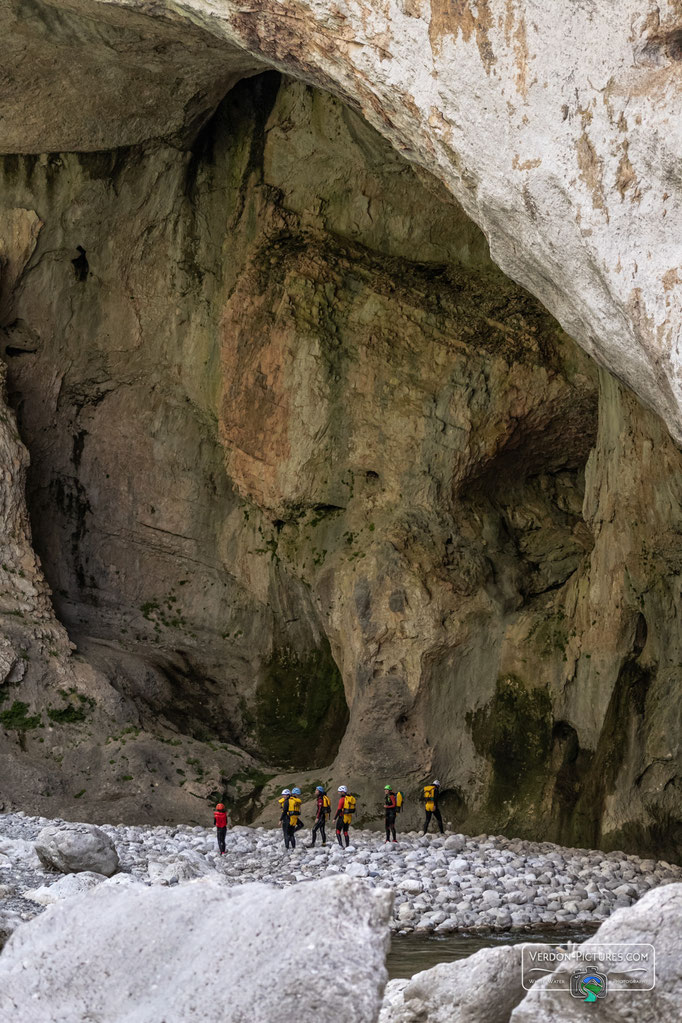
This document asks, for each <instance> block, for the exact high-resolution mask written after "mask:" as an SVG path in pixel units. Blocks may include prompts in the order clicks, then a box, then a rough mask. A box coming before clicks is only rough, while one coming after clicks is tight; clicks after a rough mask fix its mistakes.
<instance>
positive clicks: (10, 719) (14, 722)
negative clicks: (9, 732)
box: [0, 700, 41, 732]
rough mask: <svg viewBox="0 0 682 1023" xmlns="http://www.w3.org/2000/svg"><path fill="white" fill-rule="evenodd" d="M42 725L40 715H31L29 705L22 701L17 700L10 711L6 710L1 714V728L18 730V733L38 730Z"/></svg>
mask: <svg viewBox="0 0 682 1023" xmlns="http://www.w3.org/2000/svg"><path fill="white" fill-rule="evenodd" d="M40 724H41V720H40V714H29V713H28V704H27V703H23V702H22V701H21V700H15V701H14V703H13V704H12V706H11V707H10V708H9V710H4V711H3V712H2V713H1V714H0V726H2V727H3V728H13V729H16V731H18V732H27V731H29V730H30V729H32V728H38V727H39V726H40Z"/></svg>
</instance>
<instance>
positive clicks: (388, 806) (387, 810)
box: [384, 785, 403, 842]
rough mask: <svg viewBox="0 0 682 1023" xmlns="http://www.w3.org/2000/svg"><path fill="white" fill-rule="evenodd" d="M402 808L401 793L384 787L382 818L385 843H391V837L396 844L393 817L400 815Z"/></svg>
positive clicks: (389, 787) (388, 786)
mask: <svg viewBox="0 0 682 1023" xmlns="http://www.w3.org/2000/svg"><path fill="white" fill-rule="evenodd" d="M402 808H403V794H402V792H394V791H393V789H392V788H391V786H390V785H384V816H385V823H386V841H387V842H390V841H391V835H393V841H394V842H397V841H398V839H397V838H396V837H395V817H396V814H398V813H400V811H401V810H402Z"/></svg>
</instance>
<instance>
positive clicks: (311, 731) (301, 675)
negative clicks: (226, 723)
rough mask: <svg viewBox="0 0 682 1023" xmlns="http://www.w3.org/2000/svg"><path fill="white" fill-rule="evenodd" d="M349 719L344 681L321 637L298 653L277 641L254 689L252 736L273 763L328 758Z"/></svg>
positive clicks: (308, 763) (311, 763)
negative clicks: (254, 733)
mask: <svg viewBox="0 0 682 1023" xmlns="http://www.w3.org/2000/svg"><path fill="white" fill-rule="evenodd" d="M347 723H348V707H347V705H346V699H345V694H344V690H343V682H342V680H341V675H340V672H339V669H338V668H337V666H336V664H335V662H334V659H333V657H332V654H331V650H330V647H329V643H328V642H327V641H326V640H325V641H323V643H322V644H321V645H320V646H319V647H318V648H316V649H312V650H309V651H308V652H306V653H298V652H297V651H295V650H293V649H292V648H291V647H280V648H279V649H277V650H275V652H274V653H273V655H272V656H271V657H270V659H269V660H268V661H267V663H266V665H265V668H264V671H263V675H262V678H261V681H260V683H259V686H258V689H257V692H256V737H257V740H258V745H259V748H260V750H261V751H262V753H263V754H264V755H265V756H266V757H268V759H269V760H271V761H272V762H273V763H276V764H281V765H283V766H287V767H292V768H296V769H301V770H305V769H308V768H311V767H315V766H316V765H319V764H326V763H330V762H331V760H333V758H334V756H335V754H336V751H337V749H338V747H339V743H340V741H341V738H342V737H343V733H344V731H345V728H346V724H347Z"/></svg>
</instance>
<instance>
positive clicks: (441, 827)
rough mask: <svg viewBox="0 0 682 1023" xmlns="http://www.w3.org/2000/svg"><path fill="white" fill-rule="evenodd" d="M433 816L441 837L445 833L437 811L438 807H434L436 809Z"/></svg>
mask: <svg viewBox="0 0 682 1023" xmlns="http://www.w3.org/2000/svg"><path fill="white" fill-rule="evenodd" d="M433 816H434V817H435V818H436V820H437V821H438V827H439V828H440V833H441V835H444V834H445V832H444V831H443V818H442V817H441V815H440V810H439V809H438V807H436V809H435V810H434V811H433Z"/></svg>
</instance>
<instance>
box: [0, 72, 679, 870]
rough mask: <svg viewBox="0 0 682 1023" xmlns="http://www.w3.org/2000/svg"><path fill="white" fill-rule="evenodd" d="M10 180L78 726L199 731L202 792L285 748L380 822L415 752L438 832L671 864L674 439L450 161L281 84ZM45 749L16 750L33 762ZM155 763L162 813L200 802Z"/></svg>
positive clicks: (247, 786) (35, 437) (110, 788)
mask: <svg viewBox="0 0 682 1023" xmlns="http://www.w3.org/2000/svg"><path fill="white" fill-rule="evenodd" d="M0 173H1V174H2V197H3V199H2V201H3V205H4V206H6V208H7V210H9V211H16V210H19V211H24V214H22V215H26V216H28V217H29V218H32V219H31V223H32V225H33V226H32V228H31V230H32V232H33V234H34V235H35V237H34V238H33V241H32V242H31V245H32V246H33V248H32V249H31V251H30V252H28V253H27V252H24V254H23V257H22V258H23V263H22V265H21V270H20V272H19V273H18V274H14V276H10V273H9V270H8V271H6V272H5V275H4V278H3V279H4V281H5V286H4V288H3V295H4V296H6V297H5V298H4V299H3V301H4V306H3V310H4V312H3V322H4V345H3V350H4V352H5V360H6V363H7V366H8V393H9V400H10V404H11V405H12V407H13V408H14V409H15V411H16V415H17V419H18V423H19V428H20V431H21V436H22V439H23V441H24V443H25V444H26V446H27V448H28V450H29V451H30V455H31V467H30V470H29V473H28V483H27V498H28V505H29V508H30V511H31V516H32V521H33V530H34V536H35V547H36V550H37V551H38V553H39V555H40V557H41V559H42V562H43V565H44V570H45V576H46V579H47V581H48V582H49V584H50V586H51V588H52V593H53V603H54V608H55V611H56V613H57V616H58V618H59V620H61V621H62V622H63V623H64V625H65V626H66V628H67V630H68V633H69V636H70V638H71V640H72V641H73V642H74V643H75V644H76V645H77V647H78V651H79V654H75V655H72V656H71V657H70V658H69V657H68V656H67V654H66V652H65V649H66V648H64V649H63V650H60V651H58V654H59V656H58V657H54V658H52V660H53V661H55V662H56V661H59V670H60V671H61V670H65V671H73V670H75V669H74V667H73V665H74V661H75V663H76V667H77V668H78V670H77V671H76V675H78V676H79V678H80V675H82V674H83V673H85V672H87V671H90V672H91V673H92V674H91V676H90V678H89V683H88V685H85V684H84V683H82V682H79V683H78V684H80V685H81V686H82V691H83V694H84V695H85V696H86V697H87V698H90V699H93V700H95V702H97V701H98V699H99V697H98V692H99V688H101V689H102V691H103V692H104V691H106V692H107V693H109V703H108V704H107V711H106V714H104V713H103V714H102V718H101V720H100V719H97V721H96V722H94V723H93V724H92V735H93V737H94V736H96V735H100V736H102V735H105V736H106V738H109V739H111V737H112V735H117V734H118V731H120V730H121V727H120V726H121V725H124V726H125V725H127V723H128V722H129V721H132V722H133V724H132V725H128V727H133V728H136V729H138V730H139V731H140V735H135V736H134V739H135V742H134V743H132V740H129V741H128V744H127V746H126V751H125V755H126V756H128V755H129V754H130V750H129V748H128V747H129V746H130V745H131V743H132V744H133V745H136V744H137V745H139V744H140V743H142V744H143V746H144V749H145V750H148V749H151V748H153V749H154V751H155V753H154V756H156V757H158V756H160V755H161V753H163V752H167V751H165V750H164V745H167V744H168V743H169V742H187V743H188V744H190V745H191V756H190V757H189V758H187V762H188V763H189V762H190V761H196V762H197V764H199V767H197V766H196V765H194V766H193V768H192V770H191V773H192V774H193V775H196V776H195V777H193V778H192V780H191V783H190V786H191V788H192V793H191V794H190V795H191V797H192V798H193V799H194V800H195V801H196V802H197V804H198V802H200V801H201V800H206V799H207V798H209V796H211V794H212V793H214V792H215V791H227V793H228V796H229V797H231V798H233V799H236V800H237V801H238V803H239V806H240V808H241V810H243V812H244V813H245V814H251V815H252V814H253V813H254V812H257V810H258V809H259V808H260V807H261V806H262V805H263V803H264V802H265V801H266V798H267V796H268V793H270V792H271V790H273V789H274V788H275V787H276V786H277V784H278V783H279V781H280V780H282V778H287V779H288V777H289V776H288V775H287V774H283V773H282V772H283V771H286V770H287V769H289V768H296V769H297V770H299V771H306V770H307V769H310V768H316V769H318V771H322V773H323V775H324V778H323V780H325V781H327V780H330V779H331V778H332V777H334V778H337V777H338V778H340V777H341V775H343V778H344V780H348V781H350V783H351V784H352V785H353V786H354V787H355V788H356V789H357V790H358V791H359V792H360V793H361V795H362V797H363V804H364V807H365V809H364V813H365V814H366V817H367V818H369V816H370V814H371V812H372V811H373V802H374V792H373V790H374V788H377V790H380V788H381V787H382V785H383V780H382V779H383V777H384V774H386V776H387V777H389V776H390V779H391V780H392V781H393V782H394V784H401V785H403V786H404V787H405V789H406V790H408V791H410V792H414V791H415V790H416V787H417V785H418V784H419V783H421V782H422V781H423V780H424V779H425V778H426V777H427V776H428V775H429V774H430V773H431V772H435V773H436V774H437V775H438V776H439V777H440V779H441V781H443V783H444V790H445V797H444V800H445V806H446V809H447V812H448V815H449V816H450V817H451V818H452V819H453V823H455V824H456V825H457V826H458V827H460V828H465V829H467V830H472V831H474V830H476V831H479V830H483V829H486V830H489V831H495V832H499V831H506V832H507V833H510V834H523V835H527V836H538V835H542V836H543V837H552V838H556V839H557V840H561V841H565V842H577V843H580V844H601V845H613V844H614V843H621V844H622V845H627V846H628V847H631V848H639V849H644V848H646V849H654V850H655V851H657V852H662V853H664V854H665V855H669V856H673V855H675V854H676V853H675V849H676V843H677V842H678V841H679V839H678V837H677V832H676V830H675V829H676V828H677V827H678V824H677V822H678V820H679V793H678V791H677V788H678V785H679V749H678V746H677V744H676V743H677V739H676V734H677V733H676V731H675V722H674V720H671V716H670V712H669V708H670V707H671V706H679V699H678V696H677V694H678V693H679V678H678V671H677V668H678V667H679V664H678V661H677V660H676V657H677V653H676V640H675V628H676V626H675V619H676V615H677V608H678V605H679V600H680V592H679V578H678V567H677V563H676V553H675V551H676V541H675V537H676V511H677V508H678V507H679V502H678V501H677V500H676V494H677V488H678V487H679V485H680V480H681V476H680V467H681V464H682V463H681V461H680V455H679V452H678V450H677V448H676V447H675V446H674V444H673V443H672V441H671V440H670V438H669V436H668V434H667V432H666V430H665V428H664V427H663V425H662V424H661V423H660V422H659V421H658V420H657V419H656V417H655V416H654V415H653V414H651V413H649V412H646V411H645V410H644V409H643V408H642V406H641V405H640V404H639V403H638V401H637V400H636V399H635V398H634V397H633V396H632V394H631V393H630V392H628V391H627V390H626V389H625V388H623V386H622V385H620V384H618V383H617V382H616V381H615V380H614V379H613V378H612V377H610V376H609V375H608V374H607V373H604V372H602V374H601V377H600V378H599V375H598V372H597V368H596V366H595V365H594V363H593V362H592V361H591V360H590V359H589V358H588V357H587V356H586V355H585V354H584V353H583V352H581V351H580V349H578V348H577V346H576V345H575V344H574V343H573V342H572V341H571V340H570V339H569V338H568V337H567V336H566V335H565V334H564V333H563V332H562V331H561V329H560V328H559V327H558V325H557V324H556V322H555V321H553V320H552V318H551V317H550V316H549V315H548V314H547V313H546V312H545V311H544V310H543V309H542V308H541V307H540V306H539V305H538V304H537V302H535V301H534V300H533V299H532V298H531V297H530V296H529V295H527V294H526V293H525V292H523V291H522V289H520V288H519V287H518V286H516V285H515V284H513V283H512V282H511V281H510V280H509V279H508V278H506V277H505V276H504V275H503V274H502V273H501V272H500V271H499V270H498V269H497V268H496V267H495V266H494V264H493V263H492V261H491V259H490V255H489V252H488V247H487V244H486V242H485V239H484V238H483V236H482V234H481V233H480V232H479V231H478V230H477V229H476V228H475V227H474V225H473V224H472V223H471V222H470V221H469V220H468V218H467V217H466V216H465V215H464V214H463V212H462V210H461V208H460V207H459V206H457V205H456V204H455V203H454V202H453V201H452V199H451V198H450V197H449V195H448V194H447V193H446V192H445V191H444V190H443V189H442V187H441V186H440V185H439V184H438V183H437V182H436V181H435V180H433V179H429V178H428V177H426V176H424V175H421V174H418V173H417V172H416V171H415V170H414V169H413V168H411V167H410V166H409V165H408V164H406V163H405V161H404V160H403V159H401V158H400V157H399V156H398V155H397V154H396V153H395V152H394V150H392V149H391V147H390V146H389V145H388V144H387V143H386V142H385V141H383V140H382V139H381V138H380V137H379V136H378V135H377V134H376V133H375V132H374V131H373V130H372V129H371V128H370V127H369V126H368V125H367V124H366V122H364V121H363V120H362V119H361V118H360V117H359V116H358V115H357V114H355V113H352V112H351V111H349V109H348V108H346V107H344V106H343V105H342V104H341V103H339V102H338V101H337V100H334V99H332V98H331V97H329V96H327V95H325V94H322V93H320V92H317V91H316V90H314V89H312V88H310V87H307V86H304V85H302V84H300V83H298V84H297V83H294V82H291V81H287V80H285V81H284V83H283V84H282V85H280V82H279V79H278V77H277V76H276V75H266V76H261V77H259V78H254V79H252V80H250V81H248V82H244V83H242V84H241V85H239V86H238V87H237V88H235V89H234V90H233V91H232V92H231V93H230V94H229V95H228V97H227V99H226V100H225V101H224V102H223V103H222V104H221V106H220V107H219V108H218V111H217V112H216V114H215V116H214V117H213V118H212V120H211V121H210V122H209V123H207V124H206V125H205V127H204V128H203V130H202V132H201V133H200V135H199V136H198V138H197V140H196V142H195V144H194V146H193V148H192V149H191V151H189V152H186V151H183V150H182V149H181V148H176V147H175V146H172V145H167V144H160V143H154V144H151V145H147V146H143V147H138V148H129V149H121V150H117V151H115V152H112V153H88V154H74V153H71V154H69V153H65V154H52V155H50V156H47V157H41V158H38V157H16V156H10V157H6V158H4V160H3V161H2V166H1V167H0ZM25 211H35V212H34V213H28V214H26V213H25ZM12 215H13V216H14V217H15V218H16V216H17V214H12ZM38 225H40V226H38ZM6 236H7V237H9V233H8V234H7V235H6ZM79 246H80V248H79ZM29 248H30V246H29ZM20 262H21V260H20ZM6 266H7V267H10V266H11V264H10V262H9V261H6ZM654 538H655V539H654ZM26 545H27V544H26ZM29 549H30V548H29ZM41 586H42V587H43V592H45V584H44V583H41ZM11 609H12V608H9V610H10V611H11ZM46 613H47V615H48V618H49V617H50V616H49V610H48V612H46ZM54 627H55V628H58V626H57V625H56V623H55V626H54ZM63 642H66V637H65V635H64V636H63ZM78 656H80V657H81V658H83V662H82V665H81V666H80V667H78V661H77V658H78ZM46 662H47V668H46V671H47V674H48V675H49V673H50V670H52V668H54V670H57V665H56V664H55V665H54V666H51V665H50V662H49V658H47V659H46ZM62 662H63V663H62ZM41 663H42V662H41ZM79 672H80V675H79ZM29 674H30V673H29ZM22 684H23V685H24V686H28V680H26V681H25V682H23V683H22ZM41 686H44V683H41V684H38V683H37V682H36V683H35V685H34V688H33V689H32V690H29V689H27V690H26V692H27V693H28V697H29V704H30V708H29V712H30V713H35V712H37V711H38V712H39V711H40V708H41V704H42V705H44V704H45V701H44V699H43V697H42V696H41V693H42V692H43V691H44V690H43V688H41ZM98 687H99V688H98ZM67 691H68V687H67ZM23 692H24V691H23V690H22V689H21V688H19V689H18V690H17V695H19V696H21V695H22V694H23ZM117 700H118V703H116V701H117ZM100 702H104V703H106V701H101V700H100ZM666 708H668V712H667V713H666ZM107 715H108V717H107ZM113 721H116V727H114V724H112V722H113ZM51 727H52V728H53V729H54V728H55V727H56V723H55V722H54V721H53V722H52V725H51ZM64 728H65V729H66V730H67V743H66V745H67V747H68V746H69V745H70V744H71V745H73V746H74V749H76V748H78V747H77V744H78V743H83V742H84V739H83V736H82V735H81V732H82V731H83V729H82V727H81V725H80V724H79V723H78V722H77V721H76V722H67V723H65V724H64ZM79 729H80V731H79ZM158 736H161V740H160V741H157V737H158ZM39 738H40V737H38V735H37V730H33V731H32V730H29V729H22V728H12V727H9V728H8V729H6V731H5V737H4V740H3V741H4V742H5V743H6V745H7V748H8V749H9V748H10V747H11V748H12V749H14V748H15V747H16V743H17V742H18V741H19V740H20V739H21V742H22V743H23V745H24V747H27V748H25V749H24V750H23V754H24V757H23V759H21V758H18V759H17V760H16V763H27V762H28V761H29V760H31V758H33V760H32V761H31V762H35V763H36V764H38V763H39V762H40V758H41V757H42V755H43V751H41V750H40V749H39V748H38V741H39ZM163 740H165V743H164V741H163ZM120 741H121V740H120V739H116V742H117V743H119V746H117V748H118V749H119V753H120V752H122V751H121V750H120ZM62 742H63V740H62V738H61V737H60V735H57V736H56V737H55V735H54V734H53V735H51V736H50V738H49V739H48V742H47V745H49V746H51V747H54V746H57V747H58V748H59V749H61V746H62ZM216 743H217V744H218V745H219V749H218V752H216V750H214V749H212V748H211V744H213V745H215V744H216ZM12 744H14V745H12ZM43 745H45V743H44V744H43ZM140 748H142V746H141V747H140ZM240 749H241V750H244V749H245V750H247V751H248V754H251V755H253V756H254V757H255V758H256V761H252V760H251V759H250V758H249V756H248V754H247V758H246V761H245V763H243V762H242V760H241V759H240V753H239V751H240ZM159 751H161V753H159ZM56 755H57V756H63V754H62V753H57V754H56ZM175 755H176V754H175V753H173V754H172V757H174V756H175ZM74 756H75V753H74ZM145 756H146V754H145ZM145 756H143V755H140V756H139V757H138V758H137V760H136V761H135V770H138V771H139V772H140V774H141V775H142V776H144V777H145V778H147V777H149V774H150V772H151V771H154V772H155V773H157V774H158V773H159V772H161V774H162V775H163V786H164V797H163V799H164V802H163V810H162V811H161V816H163V815H166V816H167V817H169V818H170V819H173V815H175V816H176V817H177V816H178V815H180V816H182V815H186V816H190V817H191V816H192V813H193V812H197V813H198V812H199V811H198V810H196V811H192V810H190V809H189V808H190V807H191V806H192V802H191V798H190V797H189V796H188V795H187V792H188V778H187V776H188V774H189V773H190V772H189V771H188V770H187V766H186V765H185V767H183V768H182V769H180V768H177V767H175V761H174V760H173V759H172V757H170V759H169V758H168V757H167V758H166V760H164V762H163V767H161V766H160V763H159V762H158V761H157V760H154V761H151V760H150V761H149V763H147V760H149V757H148V756H147V760H146V759H145ZM169 756H170V755H169ZM27 758H28V759H27ZM77 759H78V758H77V757H76V761H77ZM152 763H153V766H150V765H151V764H152ZM245 767H246V769H244V768H245ZM14 770H15V773H16V768H14ZM36 770H39V769H38V768H36ZM63 770H64V771H65V770H66V769H63ZM71 770H74V771H75V770H76V763H75V762H74V766H73V767H72V768H71ZM107 770H108V768H107V766H106V762H105V760H104V758H103V759H102V763H101V764H99V765H98V767H97V769H96V770H95V772H94V777H95V778H96V779H99V781H97V782H96V784H100V783H101V781H102V778H104V776H105V774H106V772H107ZM180 770H182V772H183V773H182V774H179V773H178V774H176V776H175V777H173V774H174V772H176V771H180ZM98 771H99V772H100V773H99V774H98V773H97V772H98ZM110 773H111V778H109V776H108V775H107V785H104V784H102V791H103V792H106V793H107V796H108V797H109V798H110V797H111V796H112V793H115V795H116V799H117V806H118V807H121V808H123V810H122V812H125V813H126V814H127V815H131V814H133V815H134V814H135V812H136V811H135V810H134V809H133V807H134V804H135V798H134V796H130V797H128V796H126V797H125V798H123V797H122V796H121V790H125V784H124V783H123V782H122V781H121V777H122V776H121V773H120V769H119V768H118V766H115V765H114V769H113V770H112V771H111V772H110ZM127 773H129V772H128V771H127ZM306 777H307V776H306ZM314 777H315V775H313V774H310V781H311V782H312V780H313V779H314ZM318 777H319V774H318ZM234 779H236V781H235V780H234ZM155 780H156V779H155ZM379 783H381V784H379ZM96 784H95V785H92V786H91V790H92V789H95V788H96ZM150 784H154V782H151V783H150ZM69 788H70V791H71V793H72V796H73V794H74V792H73V790H74V789H75V786H74V785H71V786H70V787H69V786H66V791H63V792H60V794H59V799H60V801H61V802H60V808H62V807H67V809H70V811H71V812H74V808H75V807H76V806H77V805H78V806H83V805H85V804H83V803H80V804H75V803H71V804H70V805H69V794H68V790H69ZM20 790H21V785H20V784H19V783H18V782H17V785H16V786H15V789H14V792H15V793H19V792H20ZM80 798H81V799H82V798H84V797H82V796H81V797H80ZM87 798H89V799H90V798H91V802H90V803H89V804H88V805H89V807H90V813H91V814H100V815H104V816H106V815H107V813H108V810H107V808H106V806H105V801H104V800H103V799H98V797H97V794H96V792H92V795H91V796H90V795H88V797H87ZM377 798H378V797H377ZM44 799H45V801H46V802H44V803H42V804H40V805H41V806H42V807H45V806H46V805H48V802H47V801H48V799H49V797H44ZM121 800H122V801H121ZM188 800H189V801H188ZM138 802H139V800H138ZM159 812H160V811H158V810H155V809H154V806H153V805H152V806H151V808H150V809H149V810H146V811H145V813H147V814H148V815H151V816H154V814H155V813H156V814H157V815H158V814H159ZM408 812H410V813H412V814H413V815H414V814H415V812H416V811H415V810H414V807H412V808H408Z"/></svg>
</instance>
